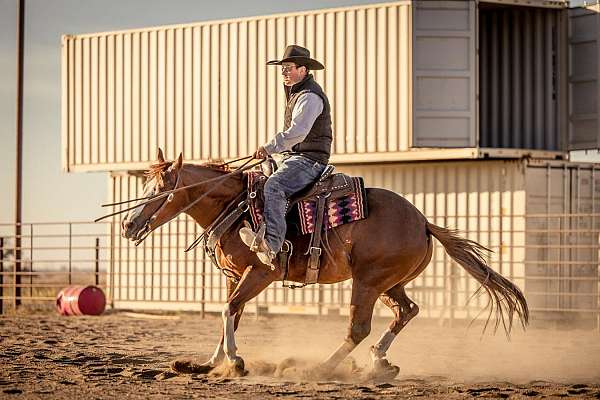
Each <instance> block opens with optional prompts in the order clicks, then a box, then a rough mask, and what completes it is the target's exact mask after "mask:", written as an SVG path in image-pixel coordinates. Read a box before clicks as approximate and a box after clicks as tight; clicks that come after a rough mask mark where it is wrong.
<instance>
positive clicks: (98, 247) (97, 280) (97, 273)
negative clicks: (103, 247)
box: [95, 238, 100, 286]
mask: <svg viewBox="0 0 600 400" xmlns="http://www.w3.org/2000/svg"><path fill="white" fill-rule="evenodd" d="M95 260H96V268H95V272H96V274H95V277H96V280H95V283H96V286H98V285H99V284H100V238H96V258H95Z"/></svg>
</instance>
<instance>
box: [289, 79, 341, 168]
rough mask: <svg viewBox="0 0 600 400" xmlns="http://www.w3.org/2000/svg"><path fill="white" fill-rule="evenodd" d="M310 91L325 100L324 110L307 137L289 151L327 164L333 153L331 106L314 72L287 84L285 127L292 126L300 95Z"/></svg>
mask: <svg viewBox="0 0 600 400" xmlns="http://www.w3.org/2000/svg"><path fill="white" fill-rule="evenodd" d="M308 92H310V93H314V94H316V95H318V96H319V97H320V98H321V99H322V100H323V111H322V112H321V114H320V115H319V116H318V117H317V119H316V120H315V122H314V124H313V126H312V128H310V131H309V132H308V135H307V136H306V138H305V139H304V140H303V141H302V142H300V143H298V144H296V145H294V146H293V147H292V151H291V152H288V153H291V154H301V155H303V156H305V157H307V158H310V159H311V160H314V161H318V162H320V163H322V164H327V163H328V162H329V156H330V154H331V141H332V139H333V135H332V132H331V108H330V106H329V100H328V99H327V96H325V93H324V92H323V89H321V86H319V84H318V83H317V82H315V80H314V79H313V76H312V74H308V75H307V76H306V77H305V78H304V79H303V80H302V81H300V82H298V83H296V84H295V85H294V86H291V87H289V86H285V96H286V99H287V105H286V107H285V116H284V124H283V129H284V130H287V129H288V128H289V127H290V125H291V123H292V111H293V110H294V106H295V105H296V101H298V98H299V97H300V95H302V94H303V93H308Z"/></svg>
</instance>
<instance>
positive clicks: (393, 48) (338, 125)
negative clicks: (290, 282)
mask: <svg viewBox="0 0 600 400" xmlns="http://www.w3.org/2000/svg"><path fill="white" fill-rule="evenodd" d="M409 7H410V2H409V1H401V2H396V3H389V4H383V5H377V6H367V7H365V6H362V7H351V8H345V9H336V10H322V11H313V12H305V13H297V14H286V15H274V16H268V17H257V18H251V19H241V20H235V21H221V22H210V23H198V24H191V25H179V26H171V27H160V28H152V29H143V30H134V31H126V32H117V33H106V34H92V35H78V36H65V37H63V72H62V73H63V147H64V152H63V167H64V168H65V169H67V170H73V169H79V170H85V169H96V170H98V169H104V170H116V169H123V168H125V169H127V168H130V169H132V168H131V166H132V164H135V163H140V162H142V163H143V162H147V161H149V160H152V159H153V157H154V155H155V153H156V148H157V147H158V146H160V147H162V148H163V150H165V151H166V153H165V156H166V157H168V158H174V157H176V156H177V154H178V152H179V151H183V152H184V156H185V157H186V159H187V160H206V159H209V158H229V157H237V156H245V155H247V154H249V153H250V152H252V151H254V150H255V149H256V147H257V146H259V145H261V144H263V143H264V142H266V140H267V138H270V137H271V136H272V135H273V134H274V133H276V132H277V131H278V130H279V129H281V128H282V126H283V111H284V93H283V89H282V83H281V79H280V76H279V74H280V70H279V68H276V67H267V66H265V62H266V61H267V60H272V59H277V58H279V57H280V56H281V55H282V53H283V50H284V49H285V46H286V45H287V44H289V43H297V44H300V45H304V46H306V47H308V48H309V49H310V50H311V52H312V53H311V54H312V55H313V56H314V57H315V58H316V59H319V60H321V61H322V62H323V63H324V64H325V66H326V69H325V70H324V71H316V72H315V77H316V80H317V81H318V82H319V83H321V84H322V85H323V87H324V89H325V91H326V92H327V94H328V96H329V98H330V100H331V104H332V105H333V110H332V115H333V124H334V134H335V137H334V153H337V154H342V153H350V154H354V153H357V154H365V153H374V152H395V151H400V150H407V149H408V147H409V132H410V128H409V124H410V120H411V116H410V110H409V98H410V96H409V93H410V85H411V83H410V73H411V72H410V41H411V30H410V29H411V18H410V8H409ZM138 167H139V165H138Z"/></svg>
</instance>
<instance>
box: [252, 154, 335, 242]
mask: <svg viewBox="0 0 600 400" xmlns="http://www.w3.org/2000/svg"><path fill="white" fill-rule="evenodd" d="M325 167H326V166H325V165H324V164H321V163H320V162H316V161H313V160H311V159H309V158H306V157H304V156H300V155H293V156H289V157H286V158H284V160H283V161H282V162H281V164H280V165H279V168H278V169H277V171H275V173H273V175H271V176H270V177H269V179H267V181H266V182H265V209H264V216H265V223H266V231H265V240H266V242H267V244H268V245H269V247H270V248H271V250H273V251H274V252H275V253H278V252H279V251H280V250H281V247H282V245H283V241H284V240H285V233H286V231H287V224H286V222H285V212H286V209H287V202H288V199H289V198H290V197H291V196H292V195H294V194H295V193H298V192H299V191H301V190H302V189H304V188H306V187H307V186H308V185H310V184H312V183H313V182H314V181H315V180H316V179H317V178H318V177H319V176H321V174H322V173H323V171H324V170H325Z"/></svg>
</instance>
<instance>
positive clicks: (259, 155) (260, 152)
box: [254, 146, 269, 158]
mask: <svg viewBox="0 0 600 400" xmlns="http://www.w3.org/2000/svg"><path fill="white" fill-rule="evenodd" d="M268 155H269V153H267V151H266V150H265V148H264V147H262V146H260V147H259V148H258V149H257V150H256V151H255V152H254V158H267V156H268Z"/></svg>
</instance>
